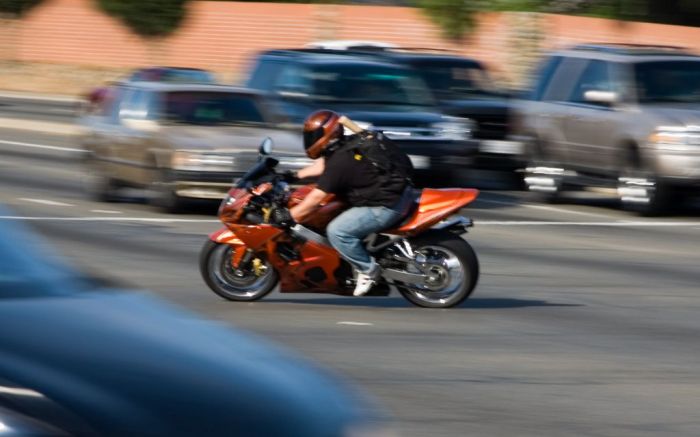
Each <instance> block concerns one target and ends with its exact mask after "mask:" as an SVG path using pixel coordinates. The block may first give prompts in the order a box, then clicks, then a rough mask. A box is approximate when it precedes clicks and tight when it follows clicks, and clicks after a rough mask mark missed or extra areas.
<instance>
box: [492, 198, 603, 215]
mask: <svg viewBox="0 0 700 437" xmlns="http://www.w3.org/2000/svg"><path fill="white" fill-rule="evenodd" d="M478 201H479V202H484V203H493V204H496V205H507V206H516V207H517V206H522V207H524V208H531V209H540V210H543V211H551V212H563V213H565V214H574V215H584V216H588V217H608V216H607V215H605V214H597V213H594V212H583V211H570V210H568V209H564V208H556V207H554V206H544V205H532V204H530V203H513V202H505V201H502V200H492V199H479V200H478Z"/></svg>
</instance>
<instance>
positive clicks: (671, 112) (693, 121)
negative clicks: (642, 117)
mask: <svg viewBox="0 0 700 437" xmlns="http://www.w3.org/2000/svg"><path fill="white" fill-rule="evenodd" d="M641 109H642V112H644V113H645V114H647V115H649V116H651V117H652V118H653V119H654V121H655V122H657V123H659V124H663V125H668V126H700V104H678V103H673V104H671V103H668V104H647V105H643V106H642V107H641Z"/></svg>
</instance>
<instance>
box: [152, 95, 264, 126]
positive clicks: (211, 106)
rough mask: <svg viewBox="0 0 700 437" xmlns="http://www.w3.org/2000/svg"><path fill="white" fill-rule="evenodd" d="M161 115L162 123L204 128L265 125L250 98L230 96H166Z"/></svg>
mask: <svg viewBox="0 0 700 437" xmlns="http://www.w3.org/2000/svg"><path fill="white" fill-rule="evenodd" d="M161 115H162V117H163V119H164V120H165V121H166V122H171V123H186V124H194V125H206V126H213V125H251V124H254V125H259V124H262V123H264V121H265V120H264V117H263V114H262V113H261V112H260V110H259V108H258V106H257V104H256V99H255V97H254V96H250V95H245V94H237V93H230V92H209V91H204V92H199V91H177V92H169V93H166V95H165V96H164V100H163V103H162V114H161Z"/></svg>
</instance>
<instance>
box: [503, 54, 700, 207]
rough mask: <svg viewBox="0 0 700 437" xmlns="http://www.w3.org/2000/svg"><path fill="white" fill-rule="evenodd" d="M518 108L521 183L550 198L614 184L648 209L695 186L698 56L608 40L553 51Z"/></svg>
mask: <svg viewBox="0 0 700 437" xmlns="http://www.w3.org/2000/svg"><path fill="white" fill-rule="evenodd" d="M517 111H518V115H519V117H518V118H519V120H518V123H517V125H518V126H519V133H520V134H521V135H523V137H524V139H525V140H526V141H527V147H526V152H525V153H526V157H525V158H526V160H527V162H528V165H527V168H526V171H525V183H526V185H527V187H528V188H529V190H531V191H537V192H540V193H543V195H544V196H543V197H545V198H546V199H547V200H550V201H553V200H556V199H558V198H559V196H560V194H561V193H562V192H563V191H566V190H571V189H582V188H583V189H585V188H590V187H611V188H615V189H616V193H617V196H618V197H619V199H620V201H621V202H622V204H623V205H625V206H629V207H631V208H633V209H636V210H638V211H640V212H642V213H648V214H653V213H658V212H661V211H663V210H665V209H666V208H667V207H668V206H670V204H671V203H672V202H673V201H674V200H678V199H679V197H680V196H681V195H685V194H688V193H689V192H692V191H696V190H697V188H698V186H700V56H694V55H691V54H689V53H687V52H684V51H683V50H681V49H678V48H672V47H655V46H654V47H649V46H632V45H612V44H609V45H586V46H578V47H575V48H573V49H570V50H566V51H561V52H556V53H553V54H552V55H551V56H549V57H548V58H547V59H546V60H545V62H544V63H543V64H542V65H541V67H540V70H539V74H538V75H537V79H536V82H535V84H534V87H533V88H532V90H531V92H530V94H529V97H528V98H527V99H526V100H525V101H523V102H521V105H519V108H518V110H517Z"/></svg>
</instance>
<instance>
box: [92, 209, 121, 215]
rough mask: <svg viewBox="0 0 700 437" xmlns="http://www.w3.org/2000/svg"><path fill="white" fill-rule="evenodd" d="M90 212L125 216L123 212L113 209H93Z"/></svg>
mask: <svg viewBox="0 0 700 437" xmlns="http://www.w3.org/2000/svg"><path fill="white" fill-rule="evenodd" d="M90 212H94V213H97V214H124V213H123V212H122V211H115V210H113V209H91V210H90Z"/></svg>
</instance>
